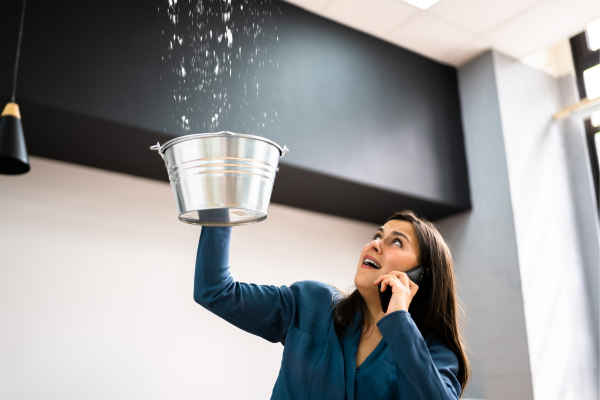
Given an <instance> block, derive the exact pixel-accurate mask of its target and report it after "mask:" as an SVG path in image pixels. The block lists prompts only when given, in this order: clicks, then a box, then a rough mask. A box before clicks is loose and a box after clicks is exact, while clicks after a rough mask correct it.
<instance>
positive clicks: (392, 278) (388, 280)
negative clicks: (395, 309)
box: [374, 275, 402, 292]
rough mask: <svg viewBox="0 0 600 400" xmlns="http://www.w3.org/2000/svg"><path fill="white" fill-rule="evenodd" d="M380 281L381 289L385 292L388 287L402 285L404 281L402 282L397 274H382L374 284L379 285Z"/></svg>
mask: <svg viewBox="0 0 600 400" xmlns="http://www.w3.org/2000/svg"><path fill="white" fill-rule="evenodd" d="M379 282H381V291H382V292H385V290H386V289H387V287H388V286H392V287H393V286H396V285H400V286H401V285H402V283H401V282H400V280H399V279H398V277H397V276H396V275H382V276H380V277H379V278H378V279H377V280H376V281H375V282H374V284H375V285H377V284H379Z"/></svg>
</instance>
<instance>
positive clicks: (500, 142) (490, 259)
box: [438, 51, 600, 400]
mask: <svg viewBox="0 0 600 400" xmlns="http://www.w3.org/2000/svg"><path fill="white" fill-rule="evenodd" d="M568 83H569V82H566V81H565V80H561V79H556V78H554V77H552V76H550V75H548V74H546V73H544V72H541V71H538V70H535V69H532V68H531V67H528V66H526V65H524V64H523V63H521V62H519V61H517V60H513V59H511V58H508V57H506V56H504V55H502V54H500V53H497V52H494V51H491V52H487V53H485V54H483V55H482V56H480V57H478V58H477V59H475V60H473V61H471V62H469V63H468V64H466V65H464V66H463V67H461V68H460V69H459V89H460V96H461V108H462V116H463V126H464V134H465V144H466V150H467V152H466V153H467V161H468V168H469V181H470V185H471V196H472V203H473V210H472V211H470V212H466V213H463V214H462V215H457V216H453V217H450V218H447V219H445V220H443V221H438V225H439V226H440V227H441V228H442V230H443V231H444V234H445V237H446V239H447V240H448V241H449V243H450V244H451V246H452V248H453V250H454V253H455V261H456V265H457V275H458V277H459V280H460V282H461V285H460V291H461V295H462V298H463V299H464V300H465V301H466V303H467V306H468V311H469V318H468V320H467V325H466V334H467V339H468V341H469V342H470V344H471V349H472V357H471V359H472V361H473V367H474V374H473V377H474V380H473V386H472V387H471V389H470V392H468V393H470V394H472V396H473V397H476V396H477V397H483V398H485V399H488V400H491V399H511V400H512V399H536V400H571V399H577V400H597V399H598V382H599V376H598V346H597V336H596V332H595V329H594V324H595V323H597V319H596V318H595V317H594V314H595V310H597V305H595V303H594V302H596V301H597V299H598V293H597V287H598V282H597V279H598V268H600V263H598V243H599V241H598V229H597V227H598V216H597V212H596V210H595V206H594V202H593V199H592V198H591V197H590V194H591V193H592V192H591V189H592V188H591V186H590V184H591V180H590V179H589V164H587V165H586V163H585V157H587V154H586V149H585V146H584V145H582V141H581V139H582V138H583V136H582V132H581V129H582V126H581V123H576V122H575V121H568V123H566V124H562V123H559V122H555V121H553V120H552V115H553V114H554V113H555V112H556V111H557V110H559V109H560V108H561V107H562V106H563V105H564V101H561V100H564V99H563V97H564V92H566V90H565V87H564V86H565V85H567V84H568ZM570 84H571V85H572V84H573V82H572V81H571V82H570ZM561 86H562V87H561ZM594 288H596V289H594ZM594 290H596V292H594ZM595 306H596V307H595ZM596 312H597V311H596Z"/></svg>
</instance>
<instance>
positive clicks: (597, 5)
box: [557, 0, 600, 20]
mask: <svg viewBox="0 0 600 400" xmlns="http://www.w3.org/2000/svg"><path fill="white" fill-rule="evenodd" d="M557 2H558V3H561V4H562V5H564V6H567V7H572V8H574V9H576V10H577V11H580V12H583V13H585V14H588V15H589V16H590V18H592V20H594V19H598V18H600V2H599V1H598V0H557Z"/></svg>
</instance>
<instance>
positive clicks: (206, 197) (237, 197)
mask: <svg viewBox="0 0 600 400" xmlns="http://www.w3.org/2000/svg"><path fill="white" fill-rule="evenodd" d="M150 149H152V150H158V153H159V154H160V155H161V157H162V158H163V160H164V161H165V165H166V167H167V172H168V173H169V181H170V182H171V187H172V188H173V195H174V196H175V203H176V204H177V212H178V215H179V220H180V221H182V222H186V223H189V224H196V225H206V226H233V225H246V224H252V223H255V222H260V221H262V220H264V219H265V218H267V209H268V208H269V201H270V200H271V192H272V190H273V183H274V182H275V173H276V172H277V171H278V168H277V164H278V163H279V157H283V156H284V155H285V153H287V152H288V149H287V147H285V146H283V148H282V147H281V146H279V145H278V144H276V143H274V142H272V141H270V140H268V139H265V138H263V137H260V136H253V135H243V134H238V133H231V132H218V133H202V134H194V135H186V136H181V137H178V138H176V139H173V140H170V141H168V142H166V143H165V144H163V145H162V146H161V145H160V143H157V144H156V145H155V146H152V147H150Z"/></svg>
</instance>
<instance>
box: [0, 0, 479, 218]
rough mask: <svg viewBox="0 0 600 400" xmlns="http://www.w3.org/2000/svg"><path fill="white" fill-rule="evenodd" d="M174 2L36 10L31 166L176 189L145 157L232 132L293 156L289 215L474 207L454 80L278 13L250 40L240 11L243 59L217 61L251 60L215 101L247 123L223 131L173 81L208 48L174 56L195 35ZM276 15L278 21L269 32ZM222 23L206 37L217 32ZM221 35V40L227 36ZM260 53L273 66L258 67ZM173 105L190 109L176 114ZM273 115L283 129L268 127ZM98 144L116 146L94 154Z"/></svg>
mask: <svg viewBox="0 0 600 400" xmlns="http://www.w3.org/2000/svg"><path fill="white" fill-rule="evenodd" d="M8 3H9V4H7V5H6V6H5V7H4V10H3V12H2V13H1V14H0V31H1V32H2V34H3V38H4V41H3V42H4V43H5V47H4V50H5V51H4V52H2V55H1V56H0V57H1V58H0V72H1V75H0V76H3V77H4V78H3V79H0V95H2V97H1V98H0V99H6V100H8V94H9V93H10V88H11V84H12V82H11V79H10V77H11V76H12V73H11V71H12V64H13V61H14V52H13V51H12V47H11V44H12V43H14V44H15V46H16V38H17V32H18V22H19V12H20V5H21V3H20V2H18V1H12V0H11V1H10V2H8ZM166 3H167V2H166V1H165V2H163V1H157V2H144V1H125V2H116V1H114V0H110V1H104V2H75V1H72V0H69V1H54V2H41V1H35V0H32V1H30V2H29V3H28V9H27V16H26V21H25V32H24V38H23V47H22V58H21V69H20V74H19V84H18V88H17V102H19V103H20V104H21V111H22V115H23V125H24V128H25V133H26V136H27V140H28V143H30V147H31V149H32V150H31V152H32V154H36V155H40V156H45V157H50V158H56V159H63V160H66V161H71V162H77V163H81V164H86V165H92V166H97V167H101V168H107V169H111V170H116V171H121V172H126V173H132V174H136V175H141V176H148V177H151V178H158V179H166V172H165V174H164V176H158V175H157V171H158V170H157V169H156V168H155V167H156V165H158V166H159V167H160V168H162V161H161V160H160V158H159V157H158V156H157V155H156V154H155V153H151V152H149V150H148V153H144V154H149V156H150V157H146V156H145V155H144V156H142V155H141V154H142V153H141V152H142V151H143V152H146V149H147V148H148V146H149V145H150V144H152V143H153V142H156V140H160V138H161V137H162V138H163V139H162V140H163V141H164V140H168V139H169V138H171V137H175V136H179V135H183V134H187V133H195V132H206V131H210V130H231V131H234V132H240V133H252V134H259V135H262V136H266V137H268V138H270V139H272V140H274V141H276V142H278V143H280V144H282V145H283V144H285V145H287V146H288V147H289V148H290V150H291V151H290V153H288V155H286V156H285V158H283V159H282V163H283V165H282V171H281V173H280V174H279V175H278V178H277V183H276V185H275V191H274V195H273V201H276V202H281V203H283V204H289V205H293V206H298V207H304V208H307V209H312V210H316V211H321V212H328V213H332V214H335V215H341V216H345V217H350V218H356V219H362V220H367V221H373V222H381V219H382V218H384V217H385V216H386V215H388V214H389V213H390V212H391V211H392V209H401V208H405V207H410V208H414V209H416V210H417V211H420V212H421V213H423V214H425V215H426V216H428V217H430V218H431V219H436V218H440V217H443V216H447V215H450V214H452V213H455V212H459V211H463V210H465V209H468V208H469V207H470V199H469V188H468V177H467V169H466V159H465V152H464V143H463V137H462V127H461V121H460V105H459V98H458V89H457V86H458V85H457V76H456V70H455V69H454V68H452V67H449V66H446V65H442V64H439V63H437V62H435V61H432V60H430V59H427V58H425V57H422V56H419V55H417V54H415V53H412V52H410V51H408V50H405V49H402V48H399V47H397V46H394V45H392V44H389V43H387V42H383V41H381V40H379V39H376V38H373V37H370V36H368V35H365V34H363V33H360V32H357V31H355V30H352V29H350V28H347V27H344V26H342V25H339V24H337V23H335V22H332V21H329V20H326V19H323V18H320V17H318V16H315V15H313V14H310V13H308V12H306V11H304V10H301V9H299V8H296V7H294V6H292V5H289V4H287V3H277V2H273V4H270V5H264V4H263V5H260V4H258V3H255V4H254V5H253V7H254V11H257V10H259V8H260V7H262V8H263V10H262V11H263V12H262V14H261V15H262V16H263V18H262V19H261V20H260V22H261V23H262V24H263V27H262V28H263V33H264V32H267V33H268V34H265V35H263V36H259V37H258V38H254V37H252V36H247V35H244V34H242V33H240V32H242V27H243V26H244V24H248V15H249V14H248V13H247V12H248V10H249V8H248V7H251V3H247V2H246V3H244V2H236V1H235V0H233V2H232V3H233V4H234V6H236V5H242V4H247V7H246V13H242V12H241V11H239V12H238V11H236V10H237V9H236V8H235V7H234V9H233V10H234V11H233V12H232V16H231V20H232V23H231V26H234V27H237V29H238V30H237V31H235V30H234V35H233V46H232V49H230V50H227V49H225V48H218V47H217V48H218V49H220V50H219V51H221V50H222V51H223V52H225V51H230V52H231V54H234V53H237V50H238V49H239V48H241V50H240V51H239V54H240V55H241V56H240V57H239V58H233V59H232V64H231V70H232V72H233V73H232V74H231V76H221V77H220V80H219V82H217V83H215V84H213V85H212V88H211V90H212V92H210V93H212V94H213V95H214V94H215V93H217V92H219V93H221V92H227V93H228V95H229V98H228V99H229V100H228V102H229V104H230V106H231V107H232V110H233V111H230V112H229V113H227V114H222V115H221V119H220V120H219V126H218V127H215V126H212V127H211V126H210V125H207V121H210V119H211V115H212V113H213V112H214V107H215V105H214V104H213V102H214V100H213V99H211V98H210V97H209V95H208V94H209V93H207V92H206V91H205V92H199V91H197V90H194V87H195V86H194V85H197V84H198V82H192V80H191V78H192V76H191V74H188V78H186V79H182V77H181V76H177V75H176V74H174V73H173V70H174V69H175V68H176V67H177V63H178V62H179V61H180V60H181V59H185V60H190V59H191V58H192V57H193V56H194V46H187V47H186V46H182V47H181V48H179V49H178V50H177V52H176V53H174V52H171V53H169V51H167V48H168V46H169V36H170V35H172V34H175V35H180V36H183V34H184V33H185V32H186V30H187V27H186V25H185V23H184V22H185V21H181V22H180V23H179V24H178V25H174V24H172V23H171V22H170V21H169V20H168V18H166V12H165V7H166ZM180 3H183V2H182V1H180ZM204 3H205V4H206V5H207V6H208V5H211V4H212V5H214V2H210V1H204ZM259 11H260V10H259ZM266 11H269V12H271V14H272V17H271V18H264V16H265V15H266ZM253 18H254V20H252V21H253V22H256V17H253ZM207 23H208V25H206V27H205V28H204V29H213V28H211V24H216V25H218V21H216V22H215V21H211V20H210V19H209V20H207ZM216 25H215V27H214V31H215V33H216V32H217V31H218V29H221V28H222V27H220V26H216ZM182 32H183V33H182ZM256 48H258V49H260V50H261V52H259V53H257V55H256V57H255V58H254V59H253V62H252V63H250V62H248V60H249V55H251V52H252V51H254V50H255V49H256ZM169 56H170V57H171V58H169ZM242 56H243V57H242ZM269 61H270V62H269ZM261 63H262V64H261ZM186 66H187V64H186ZM211 68H212V66H211ZM188 71H189V67H188ZM236 73H237V74H238V75H237V76H236ZM256 83H258V84H259V85H260V90H259V91H257V93H255V92H252V93H251V95H249V94H248V91H247V88H248V85H249V84H252V85H254V84H256ZM244 85H246V87H244ZM174 93H175V94H178V93H179V94H182V93H184V94H185V93H189V97H190V99H189V100H188V101H187V102H185V103H182V102H178V101H174V100H173V98H172V96H173V95H174ZM255 95H256V97H254V96H255ZM26 104H30V107H31V108H30V109H28V108H27V107H25V105H26ZM191 109H193V110H191ZM274 112H277V116H276V117H274V118H273V116H272V114H273V113H274ZM265 113H267V115H268V116H269V117H271V118H265V122H267V123H266V124H265V126H264V127H262V125H261V122H260V121H261V120H260V118H262V116H263V115H264V114H265ZM51 115H52V116H51ZM181 115H185V116H186V117H187V118H188V119H189V121H190V123H189V125H188V126H189V128H190V129H189V130H186V126H185V125H183V124H181V120H180V117H181ZM33 118H35V121H32V119H33ZM271 119H273V122H270V120H271ZM69 120H71V122H69V123H67V122H65V121H69ZM73 121H77V122H73ZM61 124H66V125H64V126H67V125H68V126H69V128H68V129H67V128H64V129H63V128H61ZM98 127H102V128H103V129H98ZM217 128H218V129H217ZM48 135H50V136H51V137H52V138H53V139H54V140H52V141H51V140H48ZM78 135H81V137H80V138H79V136H78ZM67 138H68V139H67ZM157 138H159V139H157ZM146 139H147V140H146ZM86 142H89V143H106V146H105V147H104V148H97V146H89V147H85V148H84V149H83V148H82V145H83V144H84V143H86ZM119 142H122V143H127V148H128V149H129V150H130V151H132V150H133V149H137V147H136V146H139V149H140V150H136V151H133V154H137V156H136V157H138V158H137V159H135V162H133V163H132V162H131V159H132V158H131V157H127V155H128V154H132V153H128V152H126V151H117V152H116V153H115V154H114V155H112V156H111V155H110V150H109V151H108V152H107V148H114V147H112V146H111V145H113V144H114V145H117V146H118V143H119ZM53 143H61V146H60V149H59V148H58V145H54V144H53ZM42 144H43V145H42ZM53 146H57V147H56V148H53ZM77 152H79V154H80V155H77ZM82 152H83V153H86V152H87V153H86V154H88V155H87V156H82V155H81V154H82ZM71 153H72V154H71ZM152 156H154V158H153V157H152ZM86 160H87V161H86ZM128 160H129V161H128ZM144 163H149V164H148V168H144ZM150 163H154V165H152V167H150V166H149V165H150ZM134 164H135V165H134ZM285 167H287V170H288V172H287V173H286V172H285V171H286V168H285ZM146 171H153V172H146ZM286 176H287V177H286ZM374 210H376V211H374Z"/></svg>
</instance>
